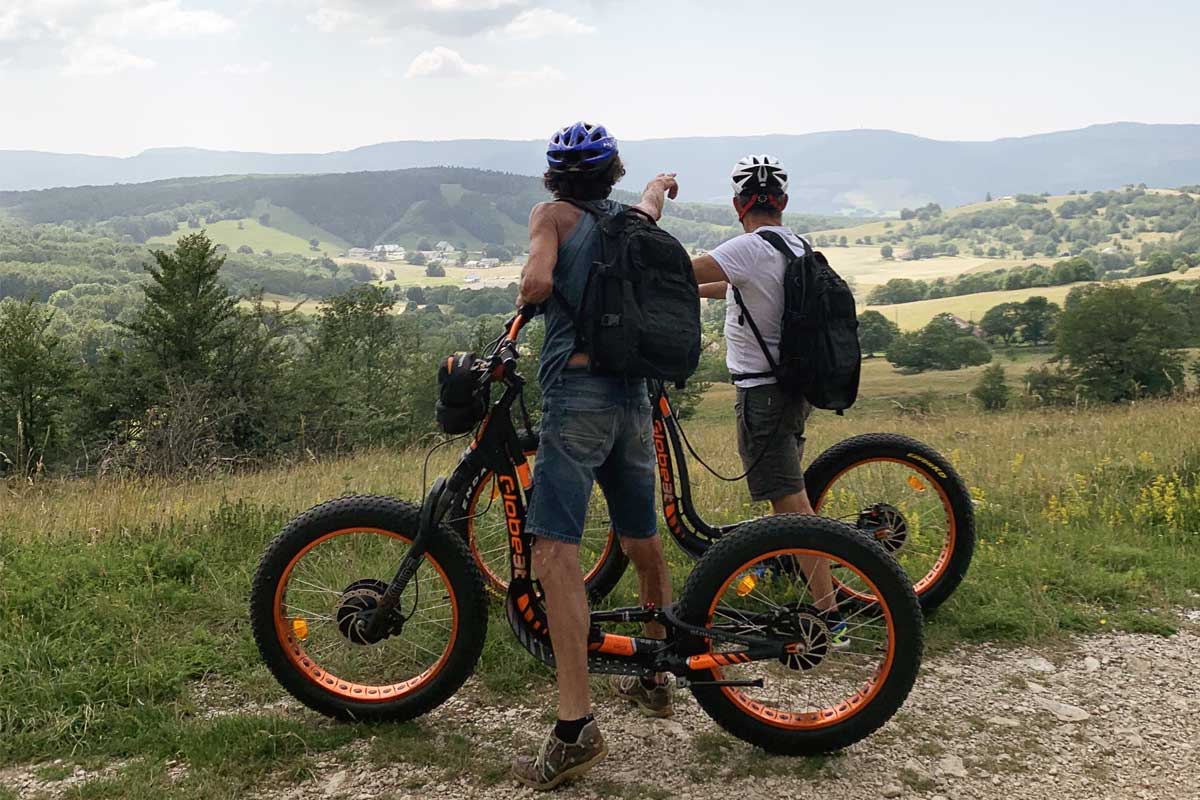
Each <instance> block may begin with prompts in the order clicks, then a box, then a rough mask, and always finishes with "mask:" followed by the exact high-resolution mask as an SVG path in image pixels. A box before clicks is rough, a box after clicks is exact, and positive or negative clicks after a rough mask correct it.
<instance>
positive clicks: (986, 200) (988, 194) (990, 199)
mask: <svg viewBox="0 0 1200 800" xmlns="http://www.w3.org/2000/svg"><path fill="white" fill-rule="evenodd" d="M983 199H984V202H987V203H990V202H992V193H991V192H988V193H987V195H985V196H984V198H983Z"/></svg>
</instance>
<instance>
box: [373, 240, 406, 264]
mask: <svg viewBox="0 0 1200 800" xmlns="http://www.w3.org/2000/svg"><path fill="white" fill-rule="evenodd" d="M374 253H375V259H376V260H377V261H403V260H404V258H405V251H404V248H403V247H401V246H400V245H398V244H377V245H375V249H374Z"/></svg>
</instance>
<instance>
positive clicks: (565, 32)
mask: <svg viewBox="0 0 1200 800" xmlns="http://www.w3.org/2000/svg"><path fill="white" fill-rule="evenodd" d="M595 32H596V29H595V28H593V27H592V26H591V25H587V24H585V23H583V22H580V21H579V20H578V19H576V18H575V17H572V16H570V15H568V14H563V13H562V12H560V11H554V10H552V9H549V8H530V9H528V10H526V11H522V12H521V13H520V14H517V16H516V17H514V18H513V19H512V21H511V22H509V23H508V24H507V25H505V26H504V27H502V28H500V29H499V30H498V31H496V33H497V34H498V35H500V36H503V37H506V38H509V39H541V38H543V37H545V36H581V35H586V34H589V33H595Z"/></svg>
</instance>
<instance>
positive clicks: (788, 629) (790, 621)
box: [771, 605, 832, 672]
mask: <svg viewBox="0 0 1200 800" xmlns="http://www.w3.org/2000/svg"><path fill="white" fill-rule="evenodd" d="M783 614H784V615H783V616H782V617H781V618H780V619H779V620H778V621H777V622H775V623H774V624H773V625H771V632H772V634H773V635H775V636H780V637H783V638H787V639H789V640H791V642H792V643H791V644H789V645H788V646H787V652H786V653H784V655H782V656H780V657H779V663H781V664H783V665H784V666H785V667H787V668H788V669H792V670H798V671H802V672H807V671H809V670H812V669H816V668H817V667H818V666H820V664H821V662H822V661H824V660H825V656H827V655H828V654H829V649H830V640H831V638H832V637H831V634H830V632H829V623H827V622H826V621H825V618H824V617H823V616H822V615H821V612H820V611H818V610H817V609H816V608H814V607H812V606H807V605H802V606H797V607H795V608H789V609H786V610H785V611H784V612H783Z"/></svg>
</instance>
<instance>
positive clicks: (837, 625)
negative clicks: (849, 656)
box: [821, 610, 850, 650]
mask: <svg viewBox="0 0 1200 800" xmlns="http://www.w3.org/2000/svg"><path fill="white" fill-rule="evenodd" d="M821 616H822V617H824V618H825V624H826V625H828V626H829V646H830V647H833V648H834V649H836V650H843V649H845V648H847V647H849V646H850V626H848V625H847V624H846V620H845V619H843V618H842V612H841V611H837V610H834V611H826V612H825V613H824V614H822V615H821Z"/></svg>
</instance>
